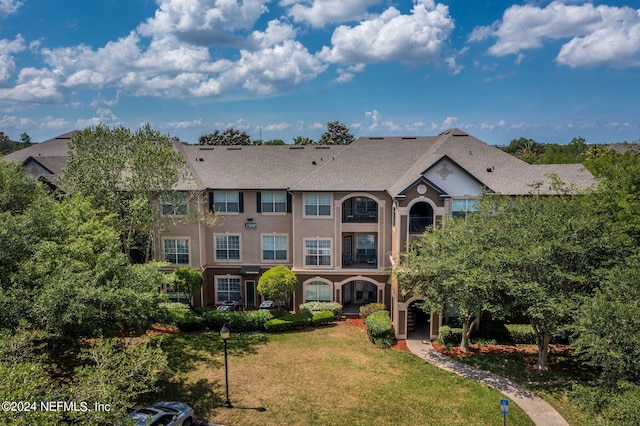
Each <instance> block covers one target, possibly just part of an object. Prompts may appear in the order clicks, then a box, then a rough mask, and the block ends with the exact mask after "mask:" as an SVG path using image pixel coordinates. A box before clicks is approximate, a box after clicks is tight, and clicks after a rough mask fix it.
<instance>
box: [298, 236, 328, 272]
mask: <svg viewBox="0 0 640 426" xmlns="http://www.w3.org/2000/svg"><path fill="white" fill-rule="evenodd" d="M304 264H305V265H306V266H330V265H331V240H328V239H323V240H305V241H304Z"/></svg>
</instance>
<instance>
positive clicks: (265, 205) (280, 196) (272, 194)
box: [260, 191, 287, 213]
mask: <svg viewBox="0 0 640 426" xmlns="http://www.w3.org/2000/svg"><path fill="white" fill-rule="evenodd" d="M260 207H261V212H262V213H286V212H287V192H286V191H262V195H261V200H260Z"/></svg>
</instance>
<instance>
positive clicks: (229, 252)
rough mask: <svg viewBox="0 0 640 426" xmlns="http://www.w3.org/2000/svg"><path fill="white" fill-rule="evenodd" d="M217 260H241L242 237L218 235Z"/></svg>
mask: <svg viewBox="0 0 640 426" xmlns="http://www.w3.org/2000/svg"><path fill="white" fill-rule="evenodd" d="M216 260H240V235H216Z"/></svg>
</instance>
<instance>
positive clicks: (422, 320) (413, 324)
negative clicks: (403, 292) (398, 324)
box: [407, 300, 431, 337]
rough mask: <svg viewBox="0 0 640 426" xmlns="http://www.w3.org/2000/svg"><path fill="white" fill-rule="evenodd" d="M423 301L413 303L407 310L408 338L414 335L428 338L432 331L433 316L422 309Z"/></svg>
mask: <svg viewBox="0 0 640 426" xmlns="http://www.w3.org/2000/svg"><path fill="white" fill-rule="evenodd" d="M422 304H423V301H422V300H416V301H413V302H411V304H410V305H409V307H408V309H407V337H409V336H411V335H412V334H414V333H415V334H418V335H424V336H428V335H429V333H430V330H431V314H430V312H425V311H424V310H423V309H422V307H421V306H422Z"/></svg>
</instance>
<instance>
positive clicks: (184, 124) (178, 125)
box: [167, 119, 202, 129]
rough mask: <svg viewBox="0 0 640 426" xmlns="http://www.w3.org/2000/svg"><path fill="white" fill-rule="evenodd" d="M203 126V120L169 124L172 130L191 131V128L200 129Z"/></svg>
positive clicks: (171, 122)
mask: <svg viewBox="0 0 640 426" xmlns="http://www.w3.org/2000/svg"><path fill="white" fill-rule="evenodd" d="M200 126H202V120H201V119H197V120H191V121H170V122H168V123H167V127H170V128H172V129H189V128H191V127H200Z"/></svg>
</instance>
